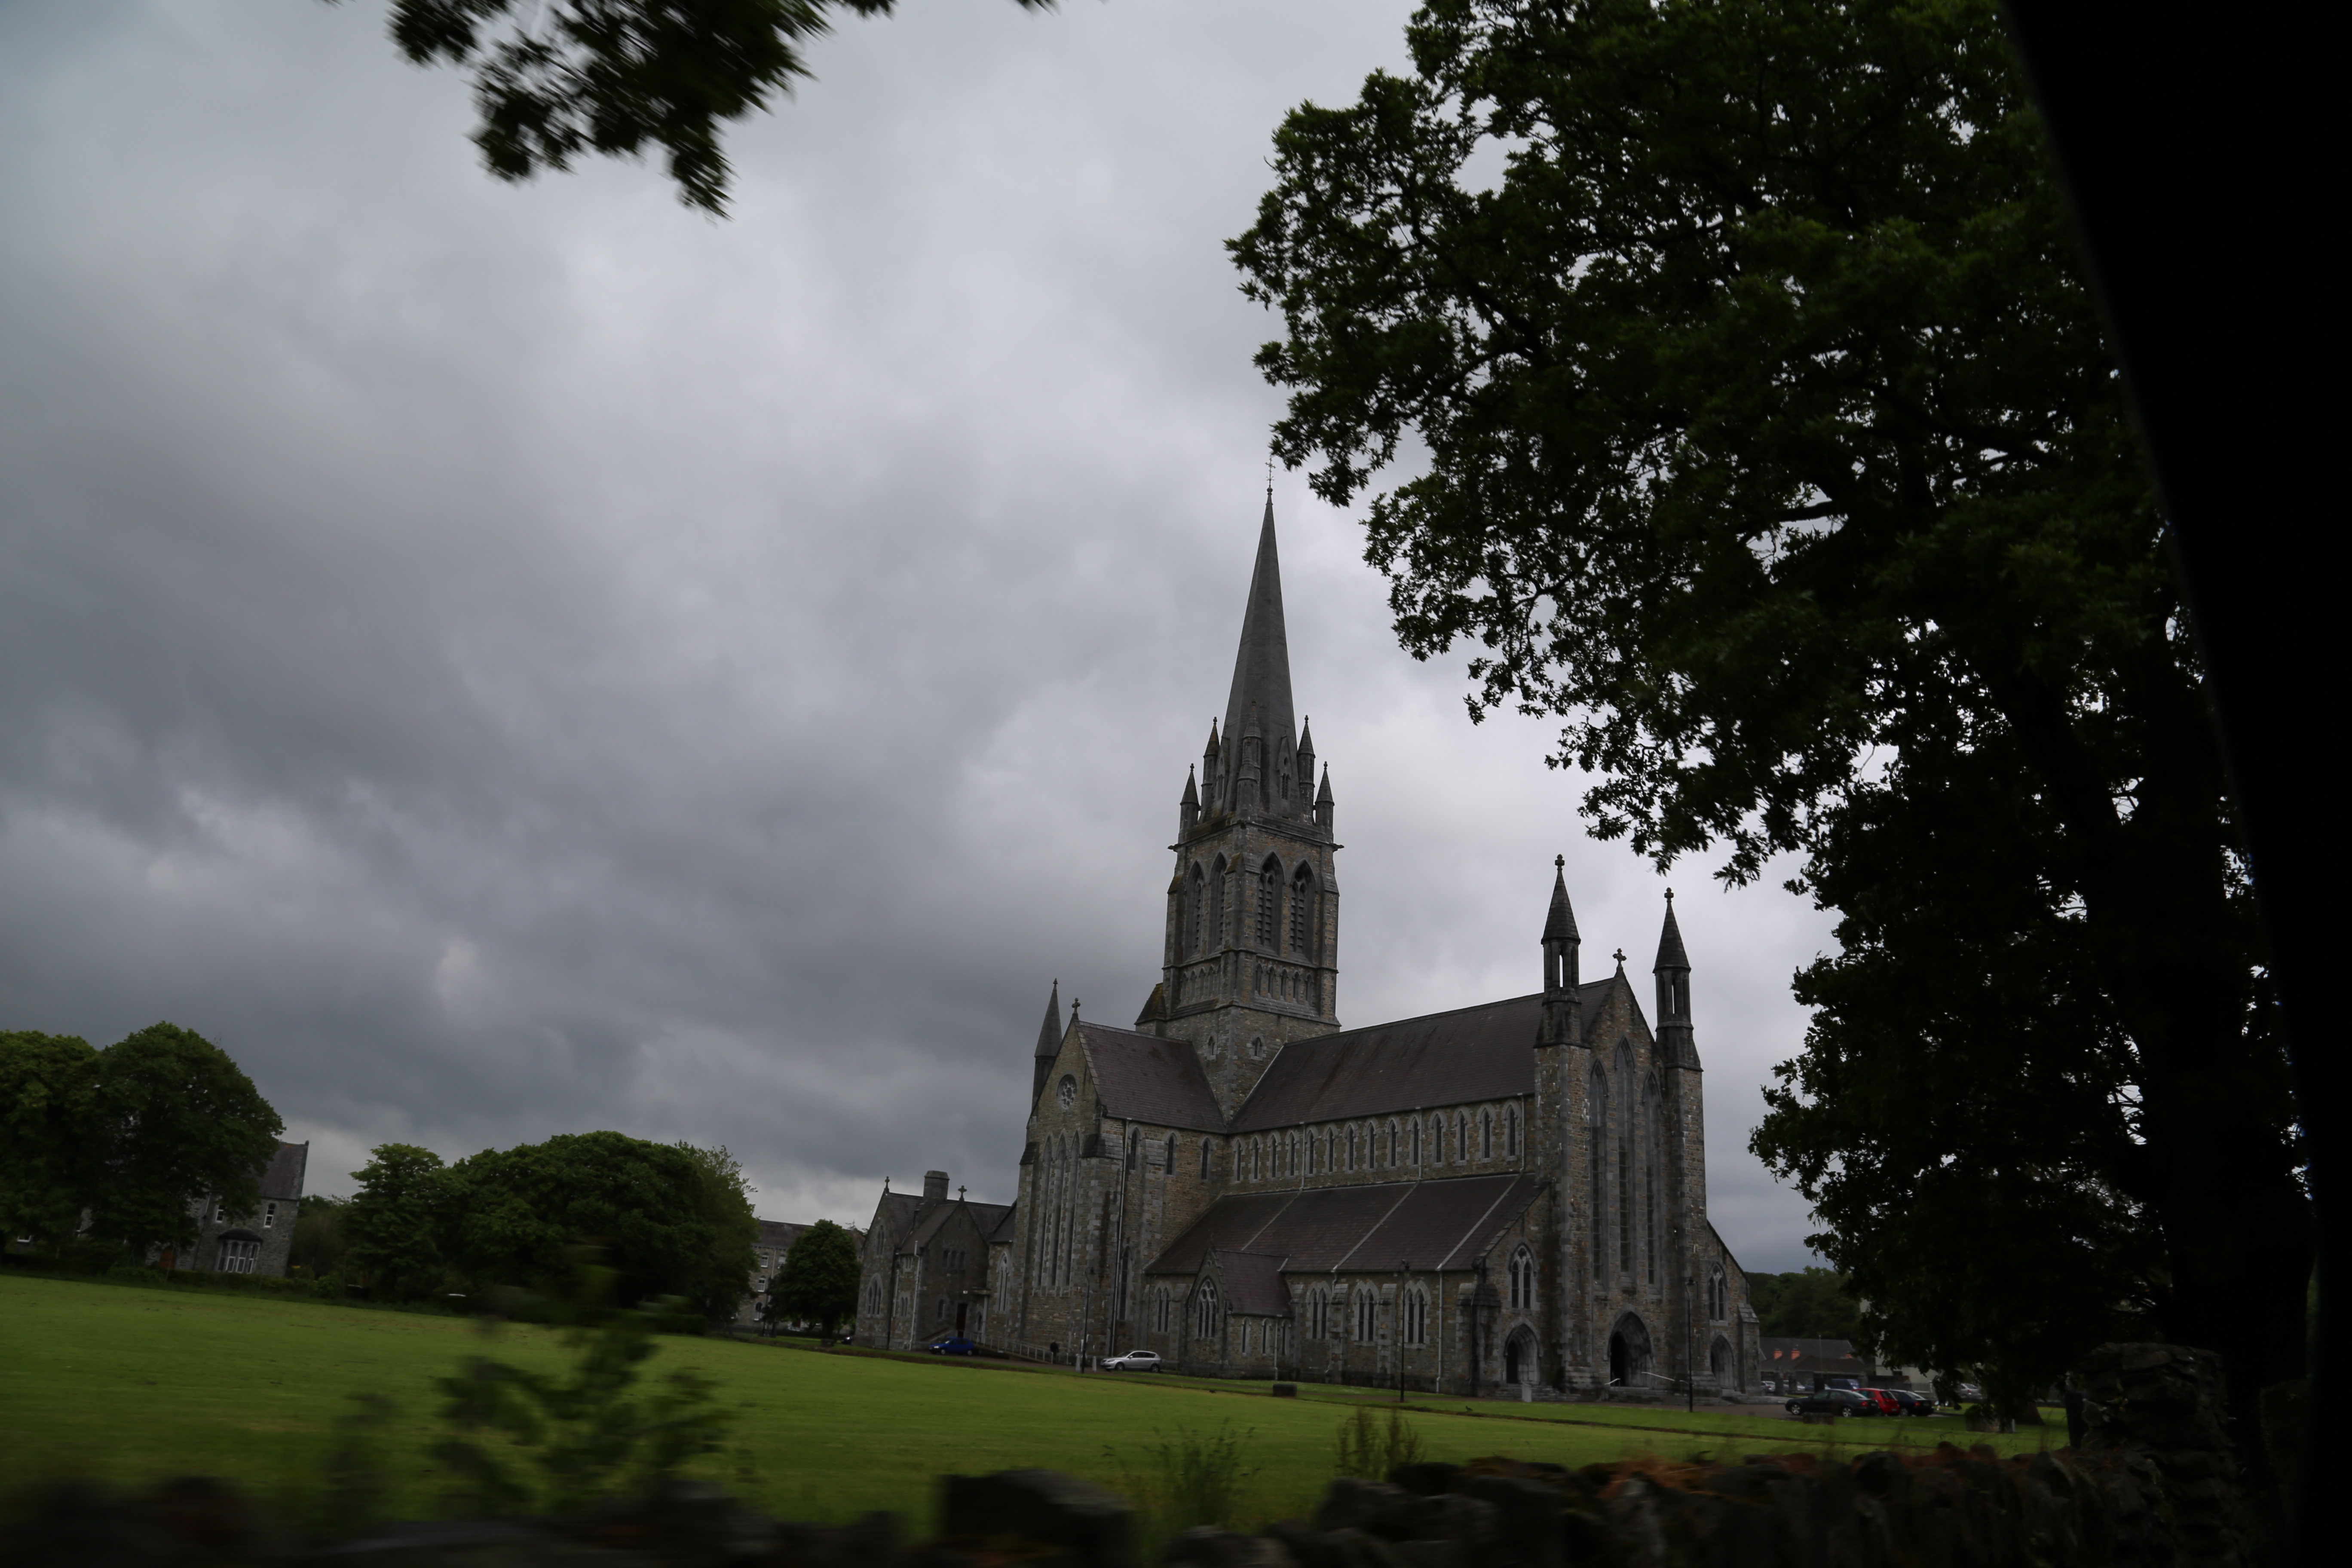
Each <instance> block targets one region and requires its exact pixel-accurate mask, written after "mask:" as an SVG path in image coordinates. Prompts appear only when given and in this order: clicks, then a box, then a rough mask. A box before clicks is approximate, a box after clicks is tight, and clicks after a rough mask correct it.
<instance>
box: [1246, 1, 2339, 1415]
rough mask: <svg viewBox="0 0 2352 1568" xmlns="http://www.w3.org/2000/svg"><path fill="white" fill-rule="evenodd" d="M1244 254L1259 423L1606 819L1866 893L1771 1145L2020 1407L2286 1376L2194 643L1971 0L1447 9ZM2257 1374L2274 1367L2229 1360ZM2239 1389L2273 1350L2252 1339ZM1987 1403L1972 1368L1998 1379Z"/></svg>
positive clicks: (2289, 1295) (2035, 140) (2035, 127)
mask: <svg viewBox="0 0 2352 1568" xmlns="http://www.w3.org/2000/svg"><path fill="white" fill-rule="evenodd" d="M1408 37H1409V43H1410V46H1411V49H1412V59H1413V64H1414V71H1413V74H1412V76H1410V77H1396V76H1391V75H1388V74H1385V73H1376V74H1375V75H1373V76H1372V77H1371V78H1370V79H1368V80H1367V81H1366V83H1365V84H1364V88H1363V90H1362V93H1361V95H1360V98H1359V99H1358V100H1357V101H1356V102H1355V103H1353V104H1351V105H1349V106H1347V107H1345V108H1339V109H1325V108H1319V107H1317V106H1314V105H1311V104H1310V105H1305V106H1302V107H1301V108H1299V109H1298V110H1295V111H1293V112H1292V113H1291V114H1290V115H1289V117H1288V118H1287V119H1286V121H1285V123H1284V124H1283V126H1282V128H1281V130H1280V131H1279V132H1278V133H1277V135H1276V175H1277V179H1276V185H1275V188H1274V189H1273V190H1272V191H1271V192H1270V193H1269V194H1268V195H1266V197H1265V200H1264V202H1263V204H1262V205H1261V207H1260V209H1259V213H1258V218H1257V222H1256V223H1255V226H1253V227H1252V228H1251V229H1250V230H1249V231H1248V232H1247V233H1246V234H1244V235H1243V236H1242V237H1240V238H1238V239H1236V240H1234V242H1233V246H1232V248H1233V250H1234V258H1235V260H1236V262H1237V263H1238V265H1239V266H1240V268H1242V270H1243V273H1244V279H1245V281H1244V291H1245V292H1246V293H1248V294H1249V295H1250V296H1251V297H1253V298H1255V299H1257V300H1261V301H1263V302H1265V304H1267V305H1269V306H1270V307H1273V308H1275V309H1276V310H1279V311H1280V312H1281V314H1282V317H1283V321H1284V324H1285V327H1286V337H1285V339H1284V340H1283V341H1280V342H1273V343H1269V344H1268V345H1266V346H1265V349H1264V350H1262V351H1261V353H1260V354H1259V359H1258V363H1259V364H1260V365H1261V367H1262V368H1263V369H1264V371H1265V374H1266V375H1267V377H1268V378H1269V379H1270V380H1272V381H1273V382H1275V383H1276V384H1279V385H1282V386H1285V387H1286V388H1287V389H1289V404H1288V409H1287V412H1286V416H1285V417H1284V418H1283V419H1282V421H1281V422H1280V423H1279V424H1278V425H1277V426H1276V444H1277V447H1278V449H1279V450H1280V452H1281V453H1282V455H1283V456H1284V458H1286V460H1288V461H1290V462H1293V463H1307V464H1308V465H1310V467H1311V468H1312V469H1313V483H1314V486H1315V488H1316V489H1317V490H1318V492H1319V493H1320V494H1322V495H1323V496H1324V497H1325V498H1327V499H1328V500H1331V501H1333V502H1334V503H1346V502H1349V501H1351V500H1354V499H1355V498H1357V497H1358V496H1359V495H1360V494H1363V493H1365V492H1367V491H1370V492H1372V494H1371V500H1370V517H1369V531H1370V538H1369V551H1368V555H1369V559H1370V561H1371V562H1372V563H1374V564H1375V565H1377V566H1379V567H1380V568H1381V570H1382V571H1384V572H1385V573H1386V574H1388V576H1389V578H1390V581H1391V606H1392V608H1393V610H1394V612H1395V616H1396V627H1397V631H1398V635H1399V637H1400V638H1401V640H1402V643H1403V644H1404V646H1405V647H1407V648H1408V649H1409V650H1410V651H1412V653H1414V654H1415V655H1416V656H1418V657H1422V658H1428V657H1431V656H1433V655H1435V654H1438V653H1441V652H1443V651H1444V650H1446V649H1449V648H1451V647H1454V646H1455V645H1456V644H1457V643H1468V644H1469V645H1471V646H1472V647H1473V648H1474V649H1475V658H1474V659H1473V661H1472V663H1471V666H1470V672H1471V676H1472V680H1473V689H1472V693H1471V695H1470V698H1469V702H1470V708H1471V712H1472V715H1473V717H1474V718H1475V717H1478V716H1480V715H1482V714H1483V713H1484V712H1486V711H1487V710H1492V709H1495V708H1497V707H1504V708H1517V709H1518V710H1521V711H1524V712H1528V713H1532V714H1537V715H1551V716H1557V717H1559V718H1560V719H1561V720H1563V721H1565V723H1566V729H1565V730H1564V732H1563V734H1562V739H1561V744H1560V748H1559V752H1558V754H1557V756H1556V757H1555V758H1554V761H1555V763H1558V764H1560V765H1574V766H1577V767H1580V768H1581V769H1584V770H1586V771H1587V772H1588V773H1591V775H1592V777H1593V783H1592V784H1591V788H1590V791H1589V793H1588V794H1587V795H1586V797H1585V807H1586V810H1587V812H1588V813H1589V815H1590V816H1591V822H1592V825H1593V830H1594V831H1595V833H1596V834H1598V835H1599V836H1601V837H1631V839H1632V842H1633V846H1634V847H1636V848H1637V849H1638V850H1640V851H1642V852H1643V853H1646V854H1648V855H1650V856H1652V857H1653V858H1654V859H1656V860H1657V861H1658V862H1659V863H1660V865H1661V866H1664V864H1665V863H1667V862H1669V861H1671V860H1672V859H1673V858H1676V857H1678V856H1682V855H1685V854H1690V853H1695V852H1704V851H1708V850H1718V851H1720V852H1721V853H1722V855H1723V863H1722V865H1721V868H1720V871H1719V875H1721V876H1723V877H1724V878H1726V879H1727V880H1728V881H1730V882H1733V883H1742V882H1746V881H1748V880H1751V879H1755V878H1757V877H1759V876H1760V875H1762V874H1764V872H1765V869H1766V867H1767V863H1768V861H1769V859H1770V858H1772V857H1774V856H1776V855H1779V854H1781V853H1783V852H1787V851H1795V852H1798V853H1799V854H1801V856H1803V857H1804V859H1803V874H1802V876H1801V879H1799V880H1798V882H1797V883H1796V884H1795V886H1797V887H1798V888H1799V889H1800V890H1803V889H1810V890H1811V892H1812V893H1813V895H1814V896H1815V898H1816V899H1817V900H1818V901H1819V902H1820V903H1821V904H1822V905H1823V906H1824V907H1827V908H1830V909H1833V910H1836V911H1838V913H1839V915H1840V916H1841V921H1840V924H1839V927H1838V938H1839V942H1840V944H1841V952H1839V953H1838V954H1837V955H1836V956H1834V957H1832V958H1829V959H1825V960H1823V961H1822V962H1821V963H1817V964H1816V965H1814V966H1813V967H1812V968H1811V969H1810V970H1808V971H1807V972H1806V973H1804V974H1803V975H1802V976H1801V977H1800V982H1799V987H1798V994H1799V995H1800V997H1801V999H1802V1000H1803V1001H1805V1002H1807V1003H1808V1004H1810V1005H1812V1006H1813V1007H1814V1008H1815V1009H1816V1013H1815V1019H1814V1024H1813V1026H1812V1030H1811V1034H1810V1035H1809V1036H1808V1038H1807V1041H1806V1046H1805V1049H1804V1052H1803V1054H1802V1055H1801V1056H1800V1057H1799V1058H1797V1059H1796V1060H1794V1061H1792V1062H1790V1063H1788V1064H1785V1065H1784V1066H1783V1067H1782V1068H1780V1078H1781V1083H1780V1087H1778V1088H1777V1089H1773V1090H1772V1091H1770V1093H1769V1096H1768V1098H1769V1101H1770V1110H1769V1115H1768V1117H1767V1119H1766V1121H1765V1122H1764V1124H1763V1126H1762V1127H1761V1128H1760V1129H1759V1132H1758V1134H1757V1136H1756V1140H1755V1147H1756V1148H1757V1150H1758V1152H1759V1153H1760V1154H1761V1155H1762V1156H1763V1157H1764V1158H1765V1159H1766V1160H1767V1161H1768V1162H1769V1163H1770V1164H1771V1165H1772V1166H1773V1167H1774V1168H1775V1169H1776V1170H1778V1171H1779V1172H1780V1173H1782V1174H1784V1175H1786V1176H1789V1177H1790V1178H1793V1179H1794V1180H1795V1181H1796V1182H1797V1184H1799V1186H1800V1187H1801V1190H1802V1191H1803V1192H1804V1193H1805V1194H1807V1196H1808V1197H1809V1198H1811V1200H1812V1201H1813V1203H1814V1205H1816V1213H1817V1215H1819V1217H1820V1219H1821V1220H1822V1223H1823V1226H1824V1230H1823V1233H1822V1235H1821V1236H1820V1237H1816V1238H1815V1245H1816V1246H1817V1247H1819V1248H1820V1249H1821V1250H1822V1253H1823V1254H1824V1255H1825V1256H1826V1257H1828V1258H1830V1260H1831V1261H1832V1263H1833V1264H1834V1265H1836V1266H1837V1267H1838V1268H1840V1269H1841V1270H1843V1272H1844V1273H1846V1274H1847V1275H1848V1276H1849V1278H1850V1279H1852V1281H1853V1288H1854V1289H1855V1291H1856V1293H1857V1294H1859V1295H1860V1296H1861V1297H1863V1298H1864V1299H1865V1300H1868V1301H1869V1303H1870V1310H1869V1311H1868V1312H1867V1313H1866V1314H1865V1315H1864V1319H1863V1321H1862V1322H1861V1325H1860V1334H1861V1337H1862V1338H1863V1339H1864V1341H1865V1342H1870V1341H1875V1342H1877V1343H1878V1344H1879V1346H1880V1347H1881V1348H1882V1349H1883V1350H1885V1351H1886V1352H1888V1353H1891V1354H1895V1355H1899V1356H1900V1357H1902V1358H1903V1359H1906V1360H1916V1361H1918V1362H1920V1363H1925V1364H1927V1365H1930V1366H1934V1367H1937V1368H1957V1367H1961V1366H1975V1365H1983V1366H1985V1367H1987V1369H1988V1371H1989V1373H1996V1372H1997V1373H1999V1374H2000V1375H1999V1376H1998V1377H1996V1378H1995V1380H1994V1381H1995V1382H1997V1383H1998V1384H2000V1386H2001V1387H2002V1388H2003V1389H2005V1390H2006V1391H2007V1392H2006V1393H2005V1394H2003V1395H2002V1397H2004V1398H2007V1399H2010V1400H2011V1401H2013V1400H2014V1399H2016V1398H2017V1397H2019V1396H2020V1391H2021V1390H2023V1389H2025V1388H2028V1387H2031V1386H2033V1385H2037V1384H2045V1383H2046V1382H2048V1381H2049V1380H2050V1379H2051V1378H2052V1377H2053V1375H2054V1374H2055V1373H2057V1372H2058V1371H2060V1370H2062V1369H2063V1367H2064V1366H2065V1365H2066V1364H2067V1363H2069V1362H2070V1361H2071V1360H2072V1359H2073V1358H2074V1356H2076V1355H2078V1354H2079V1353H2081V1352H2082V1351H2084V1349H2087V1348H2088V1346H2089V1345H2091V1344H2092V1343H2095V1342H2097V1340H2099V1339H2100V1338H2103V1337H2107V1336H2111V1335H2113V1334H2116V1333H2120V1332H2124V1331H2133V1332H2147V1331H2158V1332H2163V1333H2166V1334H2168V1335H2170V1336H2172V1337H2175V1338H2178V1339H2180V1340H2183V1341H2186V1342H2194V1343H2200V1344H2207V1345H2213V1346H2216V1347H2220V1348H2223V1349H2226V1350H2228V1351H2230V1352H2231V1353H2232V1354H2233V1355H2235V1356H2236V1357H2238V1358H2239V1361H2240V1363H2241V1366H2240V1371H2239V1372H2238V1373H2233V1375H2232V1385H2233V1387H2235V1388H2238V1389H2240V1390H2241V1391H2242V1392H2243V1393H2244V1394H2246V1396H2248V1397H2251V1394H2252V1389H2254V1388H2255V1387H2258V1386H2259V1385H2260V1384H2261V1383H2262V1382H2263V1381H2267V1380H2268V1379H2269V1378H2271V1377H2275V1376H2285V1375H2291V1374H2292V1373H2294V1370H2295V1368H2294V1345H2295V1343H2296V1335H2295V1325H2296V1324H2297V1322H2298V1321H2299V1319H2298V1318H2297V1316H2296V1314H2297V1313H2298V1312H2299V1310H2300V1303H2301V1300H2302V1294H2303V1286H2304V1280H2305V1276H2306V1275H2307V1273H2308V1270H2309V1260H2310V1237H2309V1215H2308V1210H2307V1205H2306V1203H2305V1194H2304V1192H2303V1188H2302V1184H2301V1178H2300V1166H2299V1160H2300V1155H2299V1152H2298V1145H2297V1141H2296V1136H2295V1132H2294V1110H2293V1106H2292V1103H2291V1100H2290V1098H2289V1091H2288V1087H2287V1080H2286V1077H2285V1072H2284V1055H2283V1050H2282V1047H2281V1043H2280V1041H2279V1039H2278V1037H2277V1035H2276V1032H2275V1030H2274V1027H2273V1022H2272V1016H2271V1006H2270V998H2269V994H2268V989H2267V985H2266V983H2265V980H2264V976H2263V970H2262V964H2261V954H2260V952H2259V949H2258V945H2257V935H2256V931H2255V928H2254V923H2253V919H2252V907H2251V900H2250V899H2249V896H2248V889H2247V887H2246V885H2245V881H2244V879H2243V877H2242V873H2241V867H2240V862H2239V859H2238V856H2237V852H2236V848H2235V846H2236V843H2237V837H2236V833H2235V827H2234V824H2233V822H2232V820H2231V810H2230V805H2229V802H2228V799H2227V796H2226V793H2225V787H2224V784H2225V781H2224V778H2223V773H2222V768H2221V759H2220V756H2219V753H2218V749H2217V745H2216V742H2215V739H2214V736H2213V732H2212V731H2211V728H2210V724H2209V722H2208V715H2207V700H2206V693H2205V689H2204V672H2203V670H2202V668H2200V664H2199V661H2198V658H2197V654H2196V650H2195V647H2194V646H2193V644H2192V642H2191V640H2190V638H2189V635H2188V632H2187V626H2186V614H2185V611H2184V607H2183V605H2182V603H2181V599H2180V595H2179V591H2178V589H2177V587H2176V585H2175V583H2174V579H2173V577H2172V575H2171V574H2170V572H2169V571H2168V565H2167V561H2166V559H2165V554H2164V525H2163V520H2162V518H2161V517H2160V516H2159V514H2158V509H2157V504H2156V500H2155V496H2154V493H2153V490H2152V487H2151V485H2150V482H2149V479H2148V477H2147V470H2146V468H2145V466H2144V464H2143V462H2142V460H2141V458H2140V456H2139V454H2138V452H2137V449H2136V447H2135V445H2134V441H2133V438H2132V434H2131V431H2130V428H2129V426H2128V423H2127V419H2126V409H2125V404H2124V395H2123V391H2122V387H2121V384H2120V381H2119V378H2118V376H2117V374H2116V368H2115V363H2114V361H2113V358H2112V356H2111V355H2110V353H2108V351H2107V348H2106V345H2105V342H2104V339H2103V336H2102V333H2101V330H2100V326H2099V323H2098V320H2097V317H2096V313H2095V310H2094V308H2093V304H2092V301H2091V299H2090V296H2089V292H2088V290H2087V289H2086V287H2085V285H2084V278H2083V273H2082V268H2081V267H2080V266H2079V264H2078V262H2077V258H2076V257H2075V255H2074V251H2073V249H2072V247H2071V244H2070V240H2069V236H2068V231H2067V226H2066V222H2065V219H2064V215H2063V207H2062V205H2061V203H2060V200H2059V198H2058V195H2057V193H2056V191H2055V189H2054V188H2053V181H2052V179H2051V176H2050V174H2049V170H2048V164H2047V160H2046V157H2045V153H2044V149H2043V145H2042V130H2041V126H2040V124H2039V121H2038V120H2037V119H2036V116H2035V114H2034V112H2033V110H2032V107H2031V105H2030V104H2029V102H2028V101H2027V99H2026V97H2025V94H2024V92H2023V90H2022V89H2021V82H2020V79H2019V72H2018V69H2017V67H2016V64H2015V61H2014V60H2013V58H2012V57H2011V51H2010V49H2009V47H2008V46H2007V44H2006V41H2005V39H2004V38H2003V37H2002V35H2001V33H2000V27H1999V25H1998V19H1997V17H1996V15H1995V13H1994V9H1993V6H1992V5H1991V3H1990V0H1921V3H1915V4H1897V3H1894V0H1715V3H1707V4H1701V3H1698V0H1664V3H1660V4H1653V3H1651V0H1585V3H1581V4H1537V3H1533V0H1528V3H1523V4H1501V3H1496V0H1483V3H1472V0H1441V3H1436V4H1432V5H1429V6H1428V7H1427V8H1426V9H1424V10H1423V11H1422V12H1421V13H1419V14H1418V15H1417V16H1416V17H1415V19H1414V21H1413V23H1412V26H1411V27H1410V29H1409V34H1408ZM2248 1363H2251V1365H2249V1364H2248ZM2247 1372H2251V1373H2252V1375H2244V1373H2247ZM1990 1392H1991V1390H1990V1388H1989V1393H1990Z"/></svg>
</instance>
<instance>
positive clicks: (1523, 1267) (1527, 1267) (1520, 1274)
mask: <svg viewBox="0 0 2352 1568" xmlns="http://www.w3.org/2000/svg"><path fill="white" fill-rule="evenodd" d="M1509 1274H1510V1284H1511V1310H1513V1311H1517V1312H1532V1311H1534V1310H1536V1255H1535V1254H1534V1253H1533V1252H1531V1251H1529V1250H1528V1248H1527V1247H1524V1246H1522V1247H1520V1248H1519V1249H1518V1250H1517V1251H1516V1252H1514V1253H1512V1254H1511V1264H1510V1269H1509Z"/></svg>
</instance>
